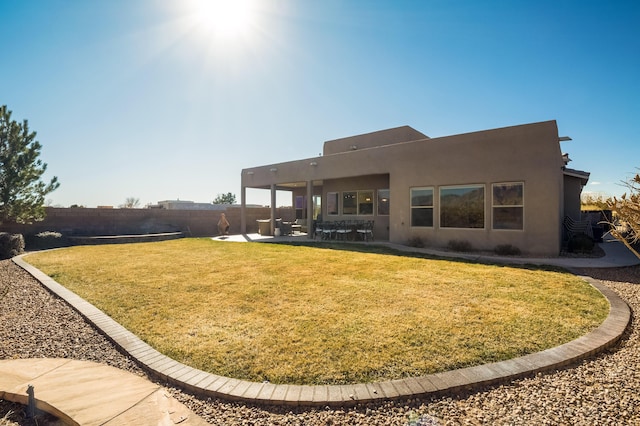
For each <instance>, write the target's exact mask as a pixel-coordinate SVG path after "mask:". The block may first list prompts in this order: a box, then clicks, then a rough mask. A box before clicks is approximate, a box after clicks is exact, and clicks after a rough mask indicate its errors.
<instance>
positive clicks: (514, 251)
mask: <svg viewBox="0 0 640 426" xmlns="http://www.w3.org/2000/svg"><path fill="white" fill-rule="evenodd" d="M494 251H495V252H496V254H497V255H500V256H520V254H522V252H521V251H520V249H519V248H518V247H516V246H512V245H511V244H500V245H497V246H496V248H495V249H494Z"/></svg>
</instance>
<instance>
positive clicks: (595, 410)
mask: <svg viewBox="0 0 640 426" xmlns="http://www.w3.org/2000/svg"><path fill="white" fill-rule="evenodd" d="M580 272H581V273H583V274H585V275H591V276H593V277H594V278H596V279H599V280H601V281H602V282H604V283H605V285H607V286H608V287H609V288H611V289H612V290H613V291H615V292H616V293H617V294H618V295H620V296H621V297H622V298H623V299H624V300H625V301H626V302H627V303H628V304H629V305H630V306H631V309H632V310H633V312H637V310H638V309H639V308H640V267H639V266H635V267H628V268H617V269H590V270H583V271H580ZM4 290H6V294H4ZM3 294H4V296H2V295H3ZM0 296H2V297H1V299H0V342H1V344H0V359H13V358H33V357H43V358H44V357H47V358H72V359H80V360H89V361H95V362H100V363H104V364H107V365H111V366H113V367H117V368H120V369H123V370H126V371H130V372H133V373H135V374H137V375H140V376H145V372H144V371H143V370H142V369H141V368H139V367H138V366H137V365H136V364H135V363H134V362H133V361H132V360H131V359H130V358H128V357H127V356H124V355H122V354H121V353H120V352H119V351H118V350H116V349H115V347H114V346H113V345H112V344H111V343H110V342H109V341H108V340H107V339H106V338H105V337H104V336H103V335H101V334H100V333H98V332H97V331H96V330H95V329H94V328H93V327H91V326H90V325H88V324H87V323H86V322H85V321H84V319H83V318H82V317H81V316H80V315H79V314H77V313H76V312H75V311H74V310H73V309H72V308H70V307H69V306H68V305H66V304H65V303H64V302H62V301H61V300H60V299H58V298H57V297H56V296H53V295H51V294H50V293H48V292H47V291H46V290H44V289H43V288H42V286H41V285H40V284H39V283H38V282H37V281H36V280H35V279H33V278H32V277H31V276H30V275H29V274H27V273H26V272H24V271H23V270H22V269H20V268H19V267H17V266H16V265H15V264H13V262H11V261H8V260H5V261H1V262H0ZM639 364H640V328H639V327H638V323H637V319H636V318H635V317H634V318H633V320H632V323H631V326H630V329H629V332H628V333H627V335H626V336H625V337H624V338H623V339H622V341H621V342H620V343H619V344H618V345H616V346H615V347H613V348H611V349H609V350H607V351H605V352H604V353H601V354H599V355H597V356H595V357H594V358H592V359H589V360H587V361H584V362H582V363H580V364H578V365H573V366H570V367H568V368H566V369H562V370H559V371H555V372H550V373H546V374H538V375H536V376H535V377H530V378H526V379H522V380H517V381H514V382H513V383H511V384H508V385H502V386H496V387H490V388H487V389H484V390H482V391H477V392H473V393H469V394H464V395H456V396H450V397H443V398H426V399H410V400H400V401H393V402H382V403H375V404H374V403H372V404H365V405H361V406H357V407H354V408H349V409H329V408H314V409H305V408H295V407H260V406H254V405H250V404H242V403H234V402H228V401H223V400H218V399H202V398H198V397H195V396H193V395H190V394H188V393H186V392H183V391H181V390H179V389H176V388H174V387H171V386H169V385H168V384H166V383H160V384H161V385H163V386H165V387H167V388H168V389H169V391H170V392H171V393H172V394H173V396H174V397H175V398H176V399H178V400H179V401H181V402H182V403H184V404H185V405H186V406H187V407H189V408H190V409H191V410H193V411H194V412H195V413H196V414H198V415H200V416H201V417H202V418H204V419H206V420H207V421H208V422H209V423H211V424H215V425H236V424H238V425H342V424H348V425H409V424H411V425H480V424H491V425H530V424H538V425H560V424H562V425H564V424H572V425H594V424H598V425H620V424H640V369H638V368H637V366H638V365H639ZM149 380H152V381H156V380H154V379H153V378H149ZM156 382H157V381H156ZM10 410H13V411H18V413H17V414H19V413H20V412H21V411H22V410H23V408H22V407H21V406H16V405H15V404H9V403H7V402H5V401H0V425H2V426H4V425H18V424H20V425H26V424H35V423H33V422H32V421H31V420H26V419H24V418H23V417H24V416H21V415H14V417H13V418H12V417H11V416H8V417H7V419H4V420H3V417H4V416H5V415H6V413H7V412H8V411H10ZM14 419H15V420H14ZM51 421H52V419H50V418H47V419H45V420H43V419H39V422H38V424H39V425H42V424H47V422H51ZM3 422H4V423H3ZM49 424H51V423H49Z"/></svg>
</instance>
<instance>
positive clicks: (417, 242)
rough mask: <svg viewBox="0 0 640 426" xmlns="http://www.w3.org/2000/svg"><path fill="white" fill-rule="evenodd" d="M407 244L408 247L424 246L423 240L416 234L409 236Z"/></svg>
mask: <svg viewBox="0 0 640 426" xmlns="http://www.w3.org/2000/svg"><path fill="white" fill-rule="evenodd" d="M407 245H408V246H409V247H416V248H423V247H424V241H422V238H420V237H418V236H415V237H411V238H409V241H408V242H407Z"/></svg>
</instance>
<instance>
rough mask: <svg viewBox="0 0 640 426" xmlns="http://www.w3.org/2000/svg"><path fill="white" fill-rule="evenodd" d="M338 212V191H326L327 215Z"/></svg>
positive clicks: (333, 214) (334, 214)
mask: <svg viewBox="0 0 640 426" xmlns="http://www.w3.org/2000/svg"><path fill="white" fill-rule="evenodd" d="M337 214H338V193H337V192H327V216H336V215H337Z"/></svg>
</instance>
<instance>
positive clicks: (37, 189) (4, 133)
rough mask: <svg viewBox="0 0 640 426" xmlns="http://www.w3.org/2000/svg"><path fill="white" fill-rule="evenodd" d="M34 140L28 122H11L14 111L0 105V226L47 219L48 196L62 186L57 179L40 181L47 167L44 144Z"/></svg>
mask: <svg viewBox="0 0 640 426" xmlns="http://www.w3.org/2000/svg"><path fill="white" fill-rule="evenodd" d="M35 138H36V132H29V125H28V123H27V120H24V121H23V122H22V123H18V122H16V121H15V120H11V111H9V110H8V109H7V106H6V105H3V106H0V224H1V223H4V222H16V223H31V222H33V221H37V220H42V219H44V214H45V213H44V202H45V197H46V195H47V194H49V193H50V192H52V191H54V190H55V189H56V188H58V186H60V184H59V183H58V178H57V177H55V176H54V177H53V178H52V179H51V181H50V182H49V183H45V182H43V181H42V180H40V178H41V176H42V174H43V173H44V172H45V171H46V169H47V164H46V163H43V162H42V160H40V159H39V158H38V157H39V156H40V150H41V149H42V145H40V143H39V142H38V141H36V140H35Z"/></svg>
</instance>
